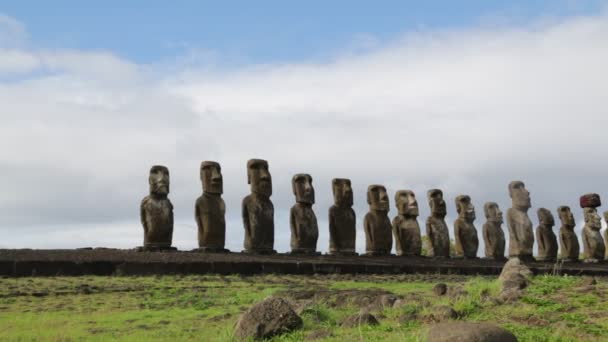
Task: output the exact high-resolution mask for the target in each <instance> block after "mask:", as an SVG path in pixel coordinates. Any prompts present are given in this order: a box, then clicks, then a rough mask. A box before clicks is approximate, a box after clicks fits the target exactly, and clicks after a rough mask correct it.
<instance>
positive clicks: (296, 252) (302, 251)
mask: <svg viewBox="0 0 608 342" xmlns="http://www.w3.org/2000/svg"><path fill="white" fill-rule="evenodd" d="M287 254H288V255H321V252H317V251H315V250H311V249H307V248H295V249H292V250H291V252H288V253H287Z"/></svg>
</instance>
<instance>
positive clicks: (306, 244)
mask: <svg viewBox="0 0 608 342" xmlns="http://www.w3.org/2000/svg"><path fill="white" fill-rule="evenodd" d="M291 186H292V188H293V194H294V195H296V204H294V206H293V207H291V211H290V212H289V225H290V227H291V253H292V254H321V253H318V252H317V240H318V239H319V227H318V225H317V216H315V212H314V211H313V210H312V205H313V204H314V203H315V189H314V188H313V187H312V177H311V176H310V175H308V174H303V173H299V174H297V175H295V176H293V178H292V180H291Z"/></svg>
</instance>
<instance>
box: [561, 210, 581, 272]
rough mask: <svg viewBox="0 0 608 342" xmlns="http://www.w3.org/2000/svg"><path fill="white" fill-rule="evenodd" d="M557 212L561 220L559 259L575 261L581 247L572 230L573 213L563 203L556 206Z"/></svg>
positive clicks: (573, 223) (573, 224)
mask: <svg viewBox="0 0 608 342" xmlns="http://www.w3.org/2000/svg"><path fill="white" fill-rule="evenodd" d="M557 214H558V215H559V219H560V220H561V222H562V226H561V227H560V229H559V247H560V256H561V260H562V261H564V262H576V261H578V259H579V254H580V250H581V248H580V245H579V243H578V238H577V237H576V233H575V232H574V226H575V225H576V221H575V220H574V215H573V214H572V211H571V210H570V207H568V206H565V205H563V206H560V207H559V208H557Z"/></svg>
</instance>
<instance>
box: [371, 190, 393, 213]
mask: <svg viewBox="0 0 608 342" xmlns="http://www.w3.org/2000/svg"><path fill="white" fill-rule="evenodd" d="M367 203H368V204H369V208H370V209H371V210H377V211H386V212H388V211H389V203H388V194H387V193H386V188H385V187H384V186H382V185H370V186H369V187H368V188H367Z"/></svg>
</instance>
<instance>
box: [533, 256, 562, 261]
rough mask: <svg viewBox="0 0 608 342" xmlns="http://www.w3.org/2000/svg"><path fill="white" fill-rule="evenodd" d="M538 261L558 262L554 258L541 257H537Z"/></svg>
mask: <svg viewBox="0 0 608 342" xmlns="http://www.w3.org/2000/svg"><path fill="white" fill-rule="evenodd" d="M536 261H540V262H556V261H557V259H556V258H552V257H540V256H537V257H536Z"/></svg>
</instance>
